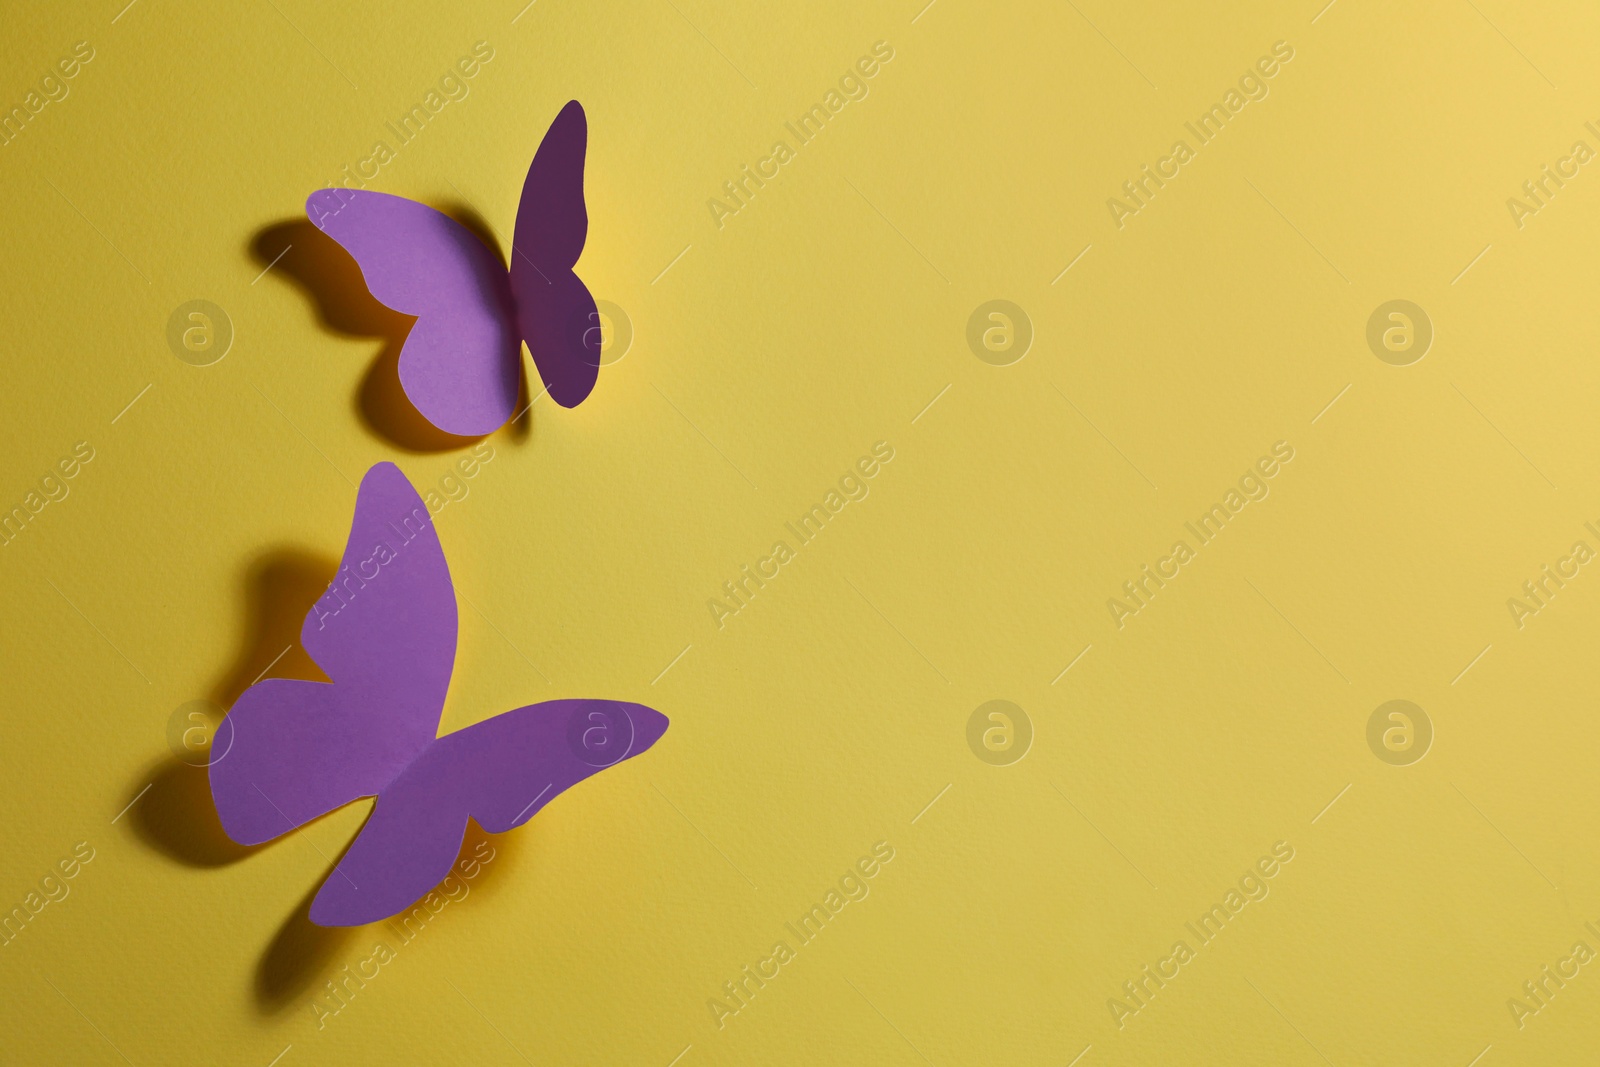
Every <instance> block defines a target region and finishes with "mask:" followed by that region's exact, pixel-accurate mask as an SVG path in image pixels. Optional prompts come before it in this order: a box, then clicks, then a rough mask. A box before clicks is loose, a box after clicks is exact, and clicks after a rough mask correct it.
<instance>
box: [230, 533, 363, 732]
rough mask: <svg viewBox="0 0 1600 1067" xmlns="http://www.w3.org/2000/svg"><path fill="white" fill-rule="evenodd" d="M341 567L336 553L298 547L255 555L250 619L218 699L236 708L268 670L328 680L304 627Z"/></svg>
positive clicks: (249, 581)
mask: <svg viewBox="0 0 1600 1067" xmlns="http://www.w3.org/2000/svg"><path fill="white" fill-rule="evenodd" d="M352 506H354V505H353V504H352ZM338 570H339V563H338V561H337V560H335V559H334V558H332V557H331V556H324V555H320V554H318V553H315V552H309V551H307V550H305V549H302V548H296V547H294V546H292V545H283V546H279V547H277V548H273V549H269V550H267V551H266V552H263V553H261V554H260V555H258V556H257V557H256V558H255V560H254V561H253V562H252V563H251V564H250V565H249V566H248V567H247V568H246V569H245V574H244V579H243V585H244V600H245V613H246V618H247V620H248V622H247V624H246V625H247V629H246V631H245V635H244V643H243V645H242V647H241V648H240V649H239V654H238V656H237V657H236V658H235V660H234V662H233V665H232V666H231V667H229V668H228V669H227V670H226V671H224V672H223V674H222V676H221V677H220V678H218V680H217V683H216V686H215V687H214V688H213V689H212V692H211V694H210V695H211V699H212V700H215V701H216V702H217V704H218V705H219V706H221V707H223V708H231V707H232V706H233V702H234V701H236V700H238V699H239V696H240V694H242V693H243V692H244V691H245V690H246V689H248V688H250V686H251V685H252V684H253V683H254V682H256V681H257V680H259V679H260V678H262V677H264V676H265V675H267V674H268V673H270V674H271V675H272V676H273V677H274V678H302V679H305V680H307V681H316V682H326V681H328V676H327V675H325V674H323V673H322V671H321V670H319V669H318V668H317V665H316V663H315V662H314V661H313V660H312V659H311V657H310V656H309V655H307V654H306V651H305V649H303V648H301V647H300V627H301V625H302V624H303V623H304V622H305V618H306V615H307V614H308V613H309V612H310V611H311V606H312V605H313V604H315V603H316V602H317V598H318V597H320V596H322V594H323V593H325V592H327V589H328V583H329V582H331V581H333V576H334V575H335V574H337V573H338Z"/></svg>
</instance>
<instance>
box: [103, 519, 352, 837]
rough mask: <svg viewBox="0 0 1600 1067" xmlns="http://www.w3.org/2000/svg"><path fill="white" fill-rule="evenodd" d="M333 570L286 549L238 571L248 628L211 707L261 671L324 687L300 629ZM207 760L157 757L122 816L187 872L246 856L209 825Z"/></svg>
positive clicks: (235, 695) (189, 754)
mask: <svg viewBox="0 0 1600 1067" xmlns="http://www.w3.org/2000/svg"><path fill="white" fill-rule="evenodd" d="M336 570H337V564H336V563H335V562H334V561H333V560H332V559H329V558H327V557H325V556H319V555H316V554H314V553H311V552H307V551H305V550H303V549H298V548H293V547H280V548H276V549H272V550H269V551H267V552H265V553H263V554H262V555H260V556H258V557H257V558H256V560H255V561H254V562H253V563H251V564H250V565H249V567H247V568H246V570H245V574H244V578H243V582H242V584H243V586H244V590H243V592H244V602H245V613H246V618H247V620H248V621H247V623H246V630H245V634H244V640H243V644H242V646H241V647H240V649H239V654H238V655H237V656H236V657H235V659H234V662H233V664H232V665H231V666H230V667H229V668H228V669H227V670H225V671H224V672H223V674H222V675H221V677H219V678H218V680H217V683H216V685H215V687H214V688H213V689H212V692H211V694H210V696H211V699H212V700H213V701H215V702H216V704H217V705H218V706H219V707H221V708H229V707H231V706H232V705H233V702H234V701H235V700H237V699H239V695H240V694H241V693H243V692H244V691H245V690H246V689H248V688H249V687H250V685H251V683H252V682H254V681H256V680H257V679H258V678H260V677H262V676H263V675H265V674H267V673H268V672H270V673H271V674H272V675H273V676H274V677H279V678H304V679H310V680H315V681H327V680H328V679H327V677H326V676H325V675H323V674H322V672H321V671H319V670H318V669H317V665H316V664H315V663H314V662H312V660H311V657H310V656H308V655H306V653H305V651H304V650H303V649H302V648H301V647H300V625H301V622H302V621H303V620H304V619H305V616H306V612H308V611H310V610H311V605H312V604H314V603H315V602H316V599H317V598H318V597H319V596H321V595H322V593H323V591H324V590H325V589H327V587H328V582H329V581H331V580H332V578H333V575H334V573H335V571H336ZM210 758H211V754H210V751H209V748H208V747H206V746H201V747H198V748H193V749H190V748H185V750H184V752H183V757H182V758H180V757H179V755H178V754H177V753H174V754H172V755H170V756H167V757H165V758H164V759H162V760H160V761H159V762H157V763H156V764H155V766H153V767H149V768H146V769H145V770H144V771H143V772H142V773H141V774H140V775H139V778H138V780H137V781H135V782H134V783H133V784H132V785H131V786H130V796H131V795H137V794H140V793H141V791H144V790H145V787H146V785H148V786H149V789H148V791H147V792H143V795H142V797H141V799H140V800H139V801H138V803H137V804H135V805H134V806H133V807H132V808H131V809H130V811H129V813H128V817H129V821H130V822H131V823H132V824H133V829H134V832H135V833H137V834H138V835H139V837H140V838H141V839H142V840H143V841H144V842H145V843H146V844H147V845H149V846H150V847H152V848H154V849H155V850H156V851H158V852H161V853H163V854H164V855H166V856H167V857H169V858H171V859H174V860H177V861H178V862H180V863H183V864H186V865H188V866H192V867H218V866H223V865H226V864H229V863H233V862H236V861H237V860H240V859H243V858H244V857H245V856H248V855H249V854H250V853H251V852H252V851H254V850H253V849H251V848H247V847H245V846H243V845H238V844H235V843H234V842H233V841H232V840H230V839H229V837H228V835H227V834H226V833H225V832H224V831H223V829H222V823H221V822H220V821H219V820H218V819H217V811H216V807H215V805H213V804H212V801H211V785H210V779H209V775H208V774H207V771H206V762H207V761H208V760H209V759H210ZM221 758H226V753H223V754H222V756H221Z"/></svg>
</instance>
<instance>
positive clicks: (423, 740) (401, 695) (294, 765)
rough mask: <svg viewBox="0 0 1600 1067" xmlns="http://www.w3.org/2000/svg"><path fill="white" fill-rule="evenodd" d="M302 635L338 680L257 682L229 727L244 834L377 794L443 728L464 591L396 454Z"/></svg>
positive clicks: (276, 829)
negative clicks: (458, 592) (458, 589)
mask: <svg viewBox="0 0 1600 1067" xmlns="http://www.w3.org/2000/svg"><path fill="white" fill-rule="evenodd" d="M300 643H301V645H302V646H303V647H304V648H305V650H306V652H307V654H309V655H310V656H311V658H312V659H313V660H314V661H315V662H316V664H317V666H319V667H321V668H322V670H323V672H324V673H326V674H327V675H328V677H329V678H332V679H333V682H332V684H329V683H327V682H306V681H297V680H292V679H287V678H269V679H267V680H266V681H262V682H257V683H256V684H255V685H252V686H251V687H250V688H249V689H247V690H245V692H244V695H243V696H241V697H240V698H239V699H238V701H236V702H235V703H234V705H233V708H232V710H231V711H230V712H229V713H228V717H227V718H226V719H224V720H223V726H222V727H221V728H220V729H219V731H218V738H217V748H218V750H219V751H223V752H224V753H225V754H224V755H223V756H222V757H221V758H219V759H218V760H217V762H215V763H213V764H212V765H211V795H212V799H213V800H214V801H215V802H216V805H217V814H218V815H219V816H220V817H221V819H222V826H223V829H224V830H226V831H227V833H228V836H229V837H231V838H233V839H234V840H235V841H238V842H240V843H241V844H257V843H259V842H261V841H266V840H269V839H271V838H274V837H277V836H278V835H280V834H282V833H285V832H287V831H289V830H291V829H293V828H295V827H297V826H300V825H302V824H304V823H306V822H308V821H310V820H311V819H314V818H316V817H317V816H319V815H322V814H325V813H326V812H329V811H332V810H334V809H335V808H338V807H341V806H342V805H344V804H347V803H349V802H350V801H352V800H354V799H356V798H357V797H362V796H371V795H373V794H375V793H377V792H378V791H379V790H380V789H381V788H382V787H383V786H385V785H387V784H388V783H389V782H390V781H392V780H393V779H394V778H395V776H396V775H397V774H399V773H401V771H402V770H403V769H404V768H405V767H406V766H407V765H408V764H410V763H411V761H412V760H414V759H415V758H416V757H417V756H418V755H419V754H420V753H421V752H422V751H423V750H424V749H426V748H427V747H428V746H429V745H430V744H431V743H432V741H433V739H434V736H435V734H436V733H437V731H438V725H439V712H440V710H441V709H442V708H443V707H444V698H445V692H446V690H447V689H448V688H449V686H450V672H451V668H452V666H453V664H454V662H455V651H456V602H455V592H454V587H453V586H452V585H451V582H450V570H449V567H448V566H446V564H445V559H444V550H443V549H442V548H441V547H440V545H439V538H438V535H437V534H436V533H435V531H434V527H433V522H432V519H431V517H430V516H429V514H428V509H427V508H426V507H425V506H424V505H423V503H422V500H421V498H420V497H418V496H417V491H416V490H415V489H413V488H412V487H411V483H410V482H408V481H407V480H406V477H405V475H404V474H402V473H400V469H399V468H398V467H396V466H395V465H394V464H392V463H379V464H378V465H376V466H374V467H373V468H372V469H371V470H369V471H367V474H366V477H364V478H363V479H362V480H361V488H360V490H359V491H358V492H357V494H356V507H355V517H354V519H353V520H352V522H351V524H350V539H349V541H348V542H347V543H346V544H345V549H344V557H343V559H341V560H340V565H339V571H338V574H336V575H335V577H334V580H333V583H332V584H331V585H330V586H329V587H328V592H327V593H325V594H324V595H323V597H322V599H321V600H319V601H317V603H316V604H314V605H312V608H311V611H310V612H309V613H308V614H307V615H306V620H305V623H304V625H303V626H302V627H301V629H300ZM224 731H231V738H230V737H228V736H226V735H225V733H224ZM224 746H227V747H225V748H224Z"/></svg>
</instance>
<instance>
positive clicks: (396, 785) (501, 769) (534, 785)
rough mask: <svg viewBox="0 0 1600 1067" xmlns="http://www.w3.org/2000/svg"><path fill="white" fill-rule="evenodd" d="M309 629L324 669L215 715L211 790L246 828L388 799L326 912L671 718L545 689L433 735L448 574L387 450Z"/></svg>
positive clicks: (251, 834) (336, 921)
mask: <svg viewBox="0 0 1600 1067" xmlns="http://www.w3.org/2000/svg"><path fill="white" fill-rule="evenodd" d="M300 643H301V645H302V646H303V647H304V648H305V650H306V652H307V653H308V654H309V655H310V656H311V658H312V659H313V660H315V661H316V663H317V666H319V667H320V668H322V670H323V671H324V673H326V674H327V675H328V677H329V678H331V679H333V681H332V683H331V684H330V683H328V682H307V681H297V680H293V679H288V678H269V679H267V680H265V681H262V682H257V683H256V684H255V685H252V686H251V687H250V688H249V689H247V690H246V691H245V693H244V695H243V696H241V697H240V698H239V699H238V701H237V702H236V703H235V704H234V705H233V709H232V710H231V711H230V712H229V713H228V717H227V718H226V719H225V720H223V726H222V728H221V730H219V736H218V738H217V749H218V750H219V751H222V752H223V753H224V755H223V756H222V757H220V758H218V759H217V761H216V762H214V763H212V765H211V772H210V773H211V795H212V798H213V799H214V800H215V802H216V805H217V814H218V815H220V816H221V818H222V827H223V829H224V830H226V831H227V833H228V836H229V837H231V838H233V839H234V840H235V841H237V842H239V843H240V844H245V845H254V844H259V843H260V842H263V841H267V840H270V839H272V838H274V837H278V836H279V835H281V834H284V833H287V832H288V831H290V830H293V829H295V828H296V827H299V826H303V825H304V824H306V823H307V822H310V821H311V820H312V819H315V818H317V817H318V816H320V815H324V814H326V813H327V812H330V811H333V810H334V809H336V808H339V807H342V806H344V805H345V804H348V803H349V802H350V801H352V800H355V799H357V798H359V797H365V796H376V797H377V798H378V802H377V805H376V806H375V807H374V808H373V810H372V815H371V816H370V817H369V818H368V819H367V821H366V824H365V825H364V826H362V828H361V832H360V833H359V834H358V835H357V836H356V839H355V842H354V843H353V844H352V845H351V846H350V849H349V851H347V852H346V853H345V855H344V857H343V858H342V859H341V860H340V861H339V864H338V866H337V867H335V868H334V871H333V873H332V874H330V875H329V876H328V878H327V880H326V881H325V882H324V883H323V884H322V888H321V889H320V890H319V891H318V892H317V896H316V899H315V900H314V901H313V902H312V905H311V921H312V922H314V923H317V924H318V925H320V926H356V925H359V924H361V923H367V922H374V921H376V920H379V919H383V918H387V917H388V916H390V915H395V914H398V913H399V912H401V911H404V910H405V909H406V908H407V907H409V906H411V905H412V904H414V903H415V902H416V901H417V900H418V899H419V898H421V897H422V896H424V895H426V894H427V892H428V891H429V890H430V889H432V888H433V887H434V886H435V885H437V884H438V883H439V882H440V881H441V880H442V879H443V878H444V877H445V875H447V874H449V873H450V866H451V864H452V863H453V862H454V861H455V859H456V855H457V853H458V852H459V850H460V848H461V842H462V840H463V839H464V837H465V834H466V829H467V819H468V818H472V819H475V820H477V822H478V824H479V825H480V826H482V827H483V828H484V829H485V830H488V831H489V832H490V833H502V832H504V831H506V830H509V829H511V828H512V827H514V826H520V825H522V824H523V823H524V822H527V821H528V819H530V818H531V817H532V816H533V815H534V813H535V812H537V811H538V810H539V809H540V808H542V807H544V806H545V805H546V804H548V803H550V801H552V800H554V799H555V798H556V797H557V796H558V795H560V793H561V791H562V790H564V789H567V788H569V787H570V786H573V785H576V784H577V783H578V782H581V781H583V780H584V779H585V778H587V777H589V776H590V775H592V774H594V773H595V772H596V771H598V770H601V769H602V768H605V767H609V766H611V765H613V764H615V763H618V762H620V761H621V760H624V759H627V758H628V757H630V756H634V755H637V754H638V753H640V752H643V751H644V750H645V749H647V748H649V747H650V746H651V745H653V744H655V742H656V741H657V739H659V738H660V737H661V735H662V734H663V733H665V732H666V729H667V718H666V716H664V715H662V714H661V713H660V712H657V711H654V710H652V709H650V708H647V707H645V706H644V705H642V704H629V703H624V702H622V701H612V700H552V701H548V702H546V703H543V704H533V705H530V706H528V707H523V708H518V709H516V710H515V711H508V712H506V713H504V714H502V715H497V716H495V717H494V718H492V719H488V720H486V721H484V722H480V723H477V724H476V725H473V726H469V727H467V728H466V729H464V730H458V731H456V732H455V733H452V734H446V735H445V736H443V737H437V736H436V731H437V730H438V724H439V714H440V711H441V710H442V709H443V707H444V698H445V692H446V691H447V690H448V689H449V687H450V671H451V667H452V665H453V663H454V661H455V653H456V601H455V588H454V586H453V585H452V584H451V582H450V570H449V568H448V567H447V566H446V565H445V559H444V550H443V549H442V548H440V546H439V538H438V535H437V534H436V533H435V531H434V528H433V523H432V520H431V519H430V517H429V515H428V510H427V508H426V507H424V506H423V503H422V500H421V498H420V497H418V496H417V491H416V490H415V489H413V488H412V487H411V483H410V482H408V481H407V480H406V477H405V475H403V474H401V473H400V469H399V468H398V467H396V466H395V465H394V464H392V463H379V464H378V465H377V466H375V467H373V468H372V469H371V470H369V471H367V474H366V477H364V478H363V479H362V480H361V489H360V491H359V492H358V493H357V495H356V509H355V518H354V520H353V521H352V523H351V526H350V540H349V542H348V543H346V545H345V549H344V558H343V559H342V560H341V561H340V566H339V571H338V574H337V575H336V576H335V578H334V581H333V583H332V584H331V585H329V587H328V591H327V592H326V593H325V594H324V595H323V597H322V599H321V600H319V601H317V603H316V604H314V605H313V606H312V608H311V611H310V612H309V613H308V614H307V615H306V621H305V623H304V624H303V625H302V627H301V630H300ZM230 732H231V735H230Z"/></svg>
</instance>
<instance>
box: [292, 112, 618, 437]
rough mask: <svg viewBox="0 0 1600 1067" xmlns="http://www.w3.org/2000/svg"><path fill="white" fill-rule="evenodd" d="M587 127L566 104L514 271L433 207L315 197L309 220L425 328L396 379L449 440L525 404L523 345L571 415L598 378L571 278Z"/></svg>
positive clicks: (583, 300)
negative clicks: (522, 393)
mask: <svg viewBox="0 0 1600 1067" xmlns="http://www.w3.org/2000/svg"><path fill="white" fill-rule="evenodd" d="M588 137H589V127H588V122H587V120H586V119H585V117H584V114H583V107H582V105H580V104H579V103H578V102H577V101H576V100H573V101H570V102H569V103H568V104H567V106H566V107H564V108H562V109H561V113H560V114H559V115H557V116H556V119H555V121H554V122H552V123H551V124H550V129H549V130H548V131H547V132H546V133H545V135H544V140H543V141H542V142H541V143H540V145H539V150H538V151H537V152H536V153H534V157H533V163H532V165H531V166H529V167H528V176H527V178H526V179H525V180H524V182H523V184H522V200H521V202H520V203H519V204H518V206H517V225H516V231H515V234H514V236H513V238H512V242H511V267H510V270H509V271H508V270H507V269H506V267H505V265H504V264H502V263H501V262H500V257H499V256H498V255H496V254H495V253H494V252H493V251H492V250H490V249H489V248H487V247H485V246H484V244H483V242H482V241H480V240H478V238H477V237H476V236H475V235H474V234H473V233H472V231H470V230H468V229H467V228H466V227H465V226H463V225H461V224H460V223H459V222H456V221H455V220H454V219H452V218H450V217H448V216H446V215H444V214H442V213H441V212H438V211H435V210H434V209H433V208H431V207H428V206H427V205H426V204H419V203H417V202H416V201H414V200H407V199H406V198H404V197H401V196H390V195H389V194H387V193H373V192H366V191H364V190H360V189H342V188H341V189H320V190H318V191H317V192H315V193H312V194H311V196H310V197H309V198H307V200H306V217H307V218H309V219H310V220H311V221H312V222H313V223H314V224H315V225H316V226H317V227H318V228H319V229H321V230H322V231H323V232H324V233H326V234H327V235H328V236H329V237H332V238H333V239H334V240H335V241H337V242H338V243H339V244H340V245H341V246H342V247H343V248H344V250H345V251H346V252H349V253H350V255H351V256H353V257H354V258H355V261H356V263H357V264H358V265H360V267H361V274H362V277H364V278H365V279H366V282H367V288H368V290H370V291H371V293H372V295H373V296H374V297H376V298H377V300H378V301H379V302H380V303H382V304H384V305H385V306H387V307H390V308H392V309H394V310H395V311H398V312H400V313H402V314H405V315H415V316H416V320H417V321H416V322H415V323H414V324H413V325H412V327H411V332H410V334H409V335H408V336H407V337H406V340H405V344H404V345H403V346H402V347H401V349H400V385H401V387H402V388H403V389H404V390H405V393H406V397H407V398H408V399H409V400H410V401H411V403H412V404H413V405H415V407H416V409H417V410H418V411H420V412H421V413H422V415H423V417H424V418H426V419H427V420H428V421H429V422H431V423H433V425H435V426H437V427H438V428H439V429H441V430H443V431H445V432H446V433H452V434H458V435H461V436H464V437H476V436H479V435H482V434H487V433H493V432H494V431H495V430H497V429H499V428H500V426H502V425H503V424H504V423H505V421H506V420H507V419H509V418H510V417H511V415H512V413H513V411H514V409H515V408H516V404H517V397H518V395H519V387H520V385H521V382H522V356H521V348H520V342H523V341H526V342H527V344H528V351H529V352H530V353H532V354H533V362H534V365H535V366H536V367H537V368H538V370H539V376H540V378H541V379H542V380H543V381H544V385H545V388H546V389H548V390H549V392H550V395H551V396H552V397H553V398H555V401H556V403H558V404H560V405H561V406H562V407H568V408H570V407H576V406H577V405H578V404H580V403H582V402H583V400H584V398H585V397H587V396H588V395H589V393H590V391H591V390H592V389H594V384H595V379H596V377H597V376H598V375H599V373H600V340H601V331H600V329H599V323H600V319H599V316H598V313H597V312H596V310H595V304H594V297H593V296H591V295H590V294H589V290H588V288H587V287H586V286H585V285H584V284H583V282H582V281H581V280H580V279H579V278H578V276H577V275H576V274H574V273H573V272H572V268H573V266H574V265H575V264H576V263H577V262H578V256H579V255H580V254H582V252H583V242H584V239H585V238H586V237H587V235H588V232H589V214H588V210H587V208H586V207H585V206H584V202H583V159H584V151H585V147H586V145H587V143H588Z"/></svg>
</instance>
